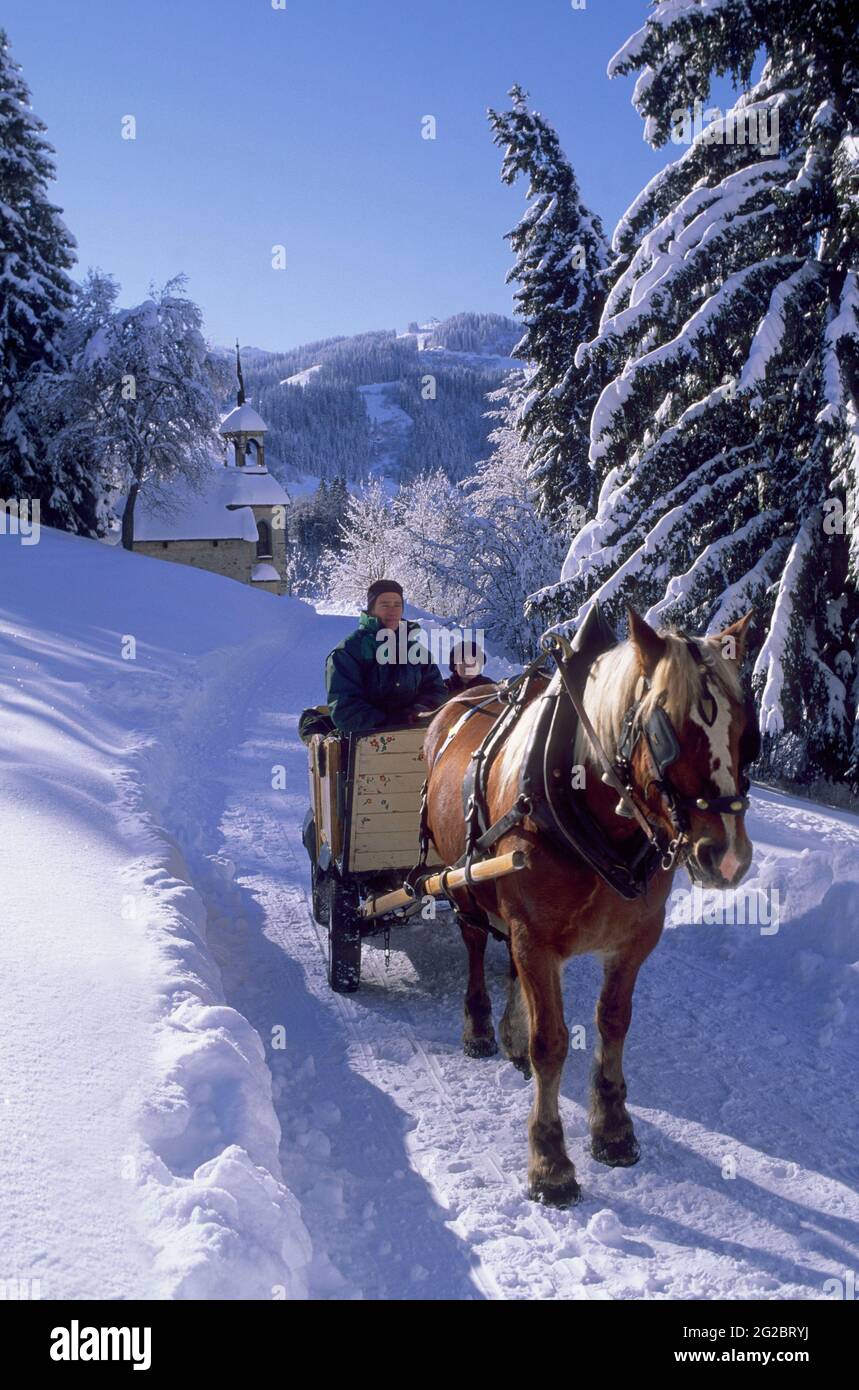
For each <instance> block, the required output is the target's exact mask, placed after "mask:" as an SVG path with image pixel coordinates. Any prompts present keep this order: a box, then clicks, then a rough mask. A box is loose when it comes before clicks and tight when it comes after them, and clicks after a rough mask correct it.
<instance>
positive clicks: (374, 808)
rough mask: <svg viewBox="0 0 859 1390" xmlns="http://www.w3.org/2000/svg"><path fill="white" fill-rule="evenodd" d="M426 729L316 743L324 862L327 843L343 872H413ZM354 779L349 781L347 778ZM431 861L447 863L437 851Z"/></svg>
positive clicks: (313, 785)
mask: <svg viewBox="0 0 859 1390" xmlns="http://www.w3.org/2000/svg"><path fill="white" fill-rule="evenodd" d="M424 733H425V730H424V729H392V730H390V731H386V732H384V733H378V734H366V735H364V736H362V737H355V736H353V737H352V740H351V764H350V766H349V767H347V766H346V760H347V756H348V755H349V749H350V743H349V740H348V739H346V738H344V737H342V736H341V735H339V734H327V735H325V736H324V737H323V736H322V735H316V736H315V737H314V738H313V739H312V740H311V743H310V795H311V797H312V801H313V807H314V816H315V819H316V853H317V858H318V857H319V855H320V854H321V853H322V851H323V849H324V848H325V847H326V846H327V847H328V851H329V852H330V855H331V859H332V860H333V861H335V862H337V863H340V864H341V867H342V869H343V872H344V873H349V874H353V873H354V874H362V873H372V872H378V871H379V870H382V869H398V870H399V869H402V870H405V869H409V868H411V867H412V865H413V864H414V863H415V862H416V860H417V857H418V850H419V846H418V834H419V830H420V807H421V787H422V786H423V783H424V776H425V767H424V760H423V741H424ZM347 779H348V780H347ZM428 863H429V864H431V865H432V866H433V867H436V866H438V865H439V864H440V863H441V860H440V859H439V857H438V855H437V854H436V853H435V851H434V850H433V849H432V848H431V851H430V857H429V860H428Z"/></svg>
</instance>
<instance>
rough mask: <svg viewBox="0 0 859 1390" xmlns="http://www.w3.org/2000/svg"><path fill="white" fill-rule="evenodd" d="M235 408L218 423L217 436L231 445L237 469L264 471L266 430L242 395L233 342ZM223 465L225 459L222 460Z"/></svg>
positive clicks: (242, 381)
mask: <svg viewBox="0 0 859 1390" xmlns="http://www.w3.org/2000/svg"><path fill="white" fill-rule="evenodd" d="M236 383H237V390H236V405H235V408H234V409H233V410H231V411H230V413H229V415H227V417H226V418H225V419H224V420H223V421H222V422H221V429H220V433H221V435H222V437H223V439H224V440H225V442H226V444H227V445H228V446H229V445H232V446H233V455H234V461H235V465H236V467H237V468H253V469H255V470H256V471H257V472H262V473H264V472H266V466H265V440H264V439H263V435H264V434H265V433H266V432H267V430H268V425H267V424H266V423H265V420H263V418H262V416H261V415H258V414H257V412H256V411H255V410H254V408H253V406H252V405H249V404H248V401H247V397H246V395H245V379H244V377H243V375H242V357H241V352H240V350H239V342H238V339H236ZM224 462H225V463H227V462H228V459H225V460H224Z"/></svg>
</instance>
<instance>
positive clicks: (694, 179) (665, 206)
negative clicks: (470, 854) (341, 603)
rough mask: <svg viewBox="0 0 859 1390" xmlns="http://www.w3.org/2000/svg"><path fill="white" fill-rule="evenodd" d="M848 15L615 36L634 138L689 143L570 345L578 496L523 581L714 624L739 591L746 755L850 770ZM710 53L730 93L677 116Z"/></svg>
mask: <svg viewBox="0 0 859 1390" xmlns="http://www.w3.org/2000/svg"><path fill="white" fill-rule="evenodd" d="M857 23H859V9H857V7H856V6H855V4H853V3H852V0H700V3H699V2H698V0H658V3H656V4H655V6H654V8H653V11H652V13H651V14H650V15H649V16H648V19H647V23H646V24H645V25H644V27H643V28H642V29H641V30H639V31H638V33H637V34H635V35H634V36H633V37H632V38H631V39H630V40H629V41H628V42H627V43H626V44H625V45H624V47H623V48H622V49H621V50H620V52H619V53H618V54H617V55H616V57H615V58H614V59H613V60H612V62H611V64H610V67H609V72H610V74H611V75H615V74H622V73H628V72H630V71H633V70H637V71H638V72H639V74H640V75H639V77H638V81H637V84H636V88H635V94H634V98H633V100H634V103H635V105H636V107H637V109H638V110H639V112H640V113H641V115H642V116H643V117H644V118H645V119H646V122H647V125H646V134H647V136H648V138H649V140H650V141H651V143H653V144H654V145H661V144H664V143H665V142H666V141H667V140H668V138H669V137H670V136H671V137H672V138H673V139H674V140H675V141H677V142H679V141H681V140H683V139H684V136H685V135H689V136H690V137H691V143H690V144H689V147H688V148H687V149H686V150H685V151H684V153H683V154H682V155H681V156H680V158H679V159H677V160H676V161H675V162H674V163H672V164H670V165H669V166H668V167H666V168H665V169H664V170H663V171H662V172H660V173H659V174H657V175H656V177H655V178H653V179H652V180H651V182H650V183H649V184H648V186H647V187H646V188H645V189H644V191H643V192H642V193H641V194H640V195H639V197H638V198H636V200H635V202H634V203H633V204H632V206H631V208H630V209H629V211H628V212H627V214H626V216H625V217H624V218H623V219H622V220H621V222H620V224H619V226H618V228H617V231H616V232H615V235H614V240H613V249H614V253H615V260H614V263H613V265H612V267H611V269H610V272H609V279H610V286H611V288H610V293H609V295H608V298H607V301H606V305H605V309H604V311H603V316H602V320H601V323H600V327H599V332H598V333H597V334H596V335H595V337H594V339H593V340H592V341H591V342H590V343H588V344H585V345H582V346H581V347H580V349H579V352H578V360H579V362H580V363H581V365H582V367H583V368H588V367H589V368H590V369H591V370H592V371H593V372H594V373H595V374H596V375H597V376H598V377H600V378H601V379H603V380H605V381H606V382H607V384H606V385H605V387H604V389H603V391H602V394H601V396H600V399H599V401H598V403H597V406H596V409H595V410H594V412H593V416H592V420H591V429H590V440H591V442H590V461H591V466H592V468H593V470H594V473H595V475H596V476H597V478H598V480H599V481H600V483H601V494H600V499H599V507H598V512H597V516H596V517H595V518H594V519H593V520H592V521H591V522H590V523H589V524H588V525H587V526H585V527H584V529H583V530H582V531H581V532H580V533H579V534H578V535H577V536H576V537H575V538H574V539H573V543H572V546H571V548H570V552H569V554H568V556H567V559H566V561H565V564H564V568H563V571H562V583H561V584H560V585H558V586H555V587H554V588H553V589H551V590H549V591H547V592H546V593H544V594H543V595H541V596H538V597H537V599H536V608H537V610H538V611H539V612H540V613H541V615H542V616H543V617H544V618H545V619H546V620H548V621H556V622H557V621H569V620H575V619H576V616H577V614H580V613H581V611H582V608H583V606H584V605H586V604H587V603H588V602H589V601H590V600H592V599H593V598H595V597H599V599H600V601H601V602H602V603H603V604H604V606H605V607H606V608H607V609H608V611H609V613H610V614H611V616H612V617H613V618H616V619H620V617H621V610H622V607H623V605H624V603H625V602H627V601H629V602H632V603H633V604H634V605H635V606H636V607H638V608H639V609H641V610H649V611H648V617H649V618H650V619H651V620H652V621H653V620H656V621H660V622H673V623H677V624H683V625H688V626H689V627H690V628H693V629H696V630H698V631H705V630H709V631H711V632H712V631H717V630H719V629H720V628H721V627H723V626H724V625H725V624H726V623H728V622H730V621H731V619H733V618H736V617H737V616H738V615H739V614H741V613H743V612H744V611H745V610H747V609H748V608H750V607H751V606H753V605H754V606H755V607H756V609H757V612H758V619H757V624H758V637H759V639H760V640H761V650H760V655H759V656H758V660H757V664H756V666H755V674H754V681H755V687H756V691H757V693H758V695H759V697H760V705H761V722H762V728H763V732H764V735H765V742H764V766H768V767H769V768H771V769H773V770H775V771H776V772H778V773H780V774H781V775H782V776H785V777H793V778H796V779H799V780H801V781H804V782H811V781H813V780H814V779H815V778H816V777H818V776H822V777H824V778H829V779H833V780H841V779H844V778H848V780H851V781H852V782H853V784H854V786H855V785H856V783H857V781H859V776H857V761H859V760H857V753H859V746H857V731H856V706H857V660H856V632H857V619H859V604H857V582H856V581H857V567H859V533H857V529H856V527H857V525H859V517H857V515H856V507H855V497H856V488H857V483H859V477H857V474H859V414H857V385H859V371H857V366H859V336H857V335H858V334H859V327H858V326H857V308H859V287H857V274H856V272H857V245H859V211H857V176H859V140H857V124H859V98H857V85H859V84H857V55H859V34H857ZM761 54H762V55H763V66H762V70H761V72H760V76H759V78H758V80H757V81H756V82H754V83H752V78H751V74H752V71H753V68H754V66H755V64H756V62H757V60H758V56H759V55H761ZM726 72H729V73H731V74H732V76H733V78H734V81H735V83H736V84H737V86H738V87H739V88H740V90H741V95H740V96H739V98H738V100H737V101H736V103H735V105H734V107H733V109H732V110H730V111H728V112H727V113H721V112H719V111H717V110H713V109H711V110H708V111H705V112H703V119H702V120H700V121H699V124H701V125H702V129H701V130H700V131H699V132H698V133H697V134H696V133H695V132H694V118H695V116H696V115H698V116H700V113H701V111H702V108H701V107H698V108H697V110H696V107H695V103H696V102H700V103H702V104H704V103H706V102H707V100H708V96H709V90H710V80H711V75H712V74H713V73H717V74H723V73H726ZM851 503H853V505H851Z"/></svg>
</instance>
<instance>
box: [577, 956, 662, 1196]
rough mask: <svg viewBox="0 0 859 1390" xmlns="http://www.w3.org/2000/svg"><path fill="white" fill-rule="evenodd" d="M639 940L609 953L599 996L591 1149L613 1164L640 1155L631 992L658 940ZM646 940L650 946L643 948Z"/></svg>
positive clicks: (617, 1165) (628, 1163) (635, 1159)
mask: <svg viewBox="0 0 859 1390" xmlns="http://www.w3.org/2000/svg"><path fill="white" fill-rule="evenodd" d="M658 937H659V931H658V930H657V931H656V934H655V938H654V939H648V934H645V939H644V940H638V941H637V942H636V943H635V945H634V946H633V947H629V948H628V949H626V950H625V951H622V952H617V953H613V954H611V955H606V956H605V957H604V960H603V986H602V990H601V992H600V997H599V1000H598V1002H597V1012H596V1022H597V1043H596V1049H595V1052H594V1067H593V1073H592V1075H591V1111H590V1129H591V1153H592V1154H593V1156H594V1158H596V1159H599V1161H600V1163H607V1164H608V1165H609V1167H611V1168H628V1167H630V1166H631V1164H633V1163H637V1162H638V1159H639V1156H640V1152H641V1151H640V1149H639V1146H638V1140H637V1139H636V1137H635V1131H634V1130H633V1127H632V1119H631V1117H630V1114H629V1111H628V1110H627V1108H626V1081H625V1080H624V1075H623V1045H624V1042H625V1041H626V1035H627V1033H628V1031H629V1024H630V1020H631V1019H632V992H633V990H634V989H635V982H636V979H637V978H638V972H639V969H640V968H641V965H642V962H643V961H644V960H645V959H646V958H647V956H648V955H649V954H650V951H651V950H652V949H653V946H654V945H655V944H656V940H658ZM645 946H646V949H644V948H645Z"/></svg>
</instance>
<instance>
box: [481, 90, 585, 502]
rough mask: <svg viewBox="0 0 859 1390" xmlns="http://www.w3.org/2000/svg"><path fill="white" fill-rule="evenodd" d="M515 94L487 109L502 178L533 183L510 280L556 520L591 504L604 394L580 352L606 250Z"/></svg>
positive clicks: (525, 433)
mask: <svg viewBox="0 0 859 1390" xmlns="http://www.w3.org/2000/svg"><path fill="white" fill-rule="evenodd" d="M510 96H511V98H512V100H513V106H512V109H511V110H509V111H502V112H498V111H493V110H490V111H489V123H490V126H491V128H492V132H493V140H494V142H495V144H496V145H498V146H500V147H503V149H504V159H503V162H502V166H501V178H502V180H503V181H504V182H505V183H507V184H513V183H514V182H515V181H516V179H517V178H518V177H519V176H520V175H524V176H525V177H527V179H528V181H529V182H528V194H527V196H528V202H529V206H528V210H527V211H526V213H525V215H524V217H523V218H522V220H521V221H520V223H519V225H518V226H517V227H515V228H514V229H513V231H512V232H508V233H507V239H508V240H509V242H510V244H511V247H512V249H513V251H514V252H515V253H516V263H515V265H514V266H513V267H512V269H511V270H510V272H509V274H508V276H507V279H508V281H510V280H516V281H517V282H518V285H519V288H518V290H517V291H516V294H515V296H514V303H515V305H516V309H517V312H518V315H519V316H520V317H521V319H522V322H523V323H524V326H525V331H524V334H523V336H522V338H521V339H520V341H519V342H518V343H517V345H516V347H515V348H514V350H513V351H514V355H515V356H517V357H520V358H522V359H523V360H524V361H525V362H527V363H528V389H527V391H526V392H525V396H524V399H523V402H522V408H521V418H520V421H519V428H520V430H521V433H522V438H523V440H524V441H525V444H526V446H527V464H528V469H529V471H530V473H531V475H532V476H533V478H534V480H535V482H536V484H537V497H538V502H539V505H540V508H541V511H543V512H544V514H545V515H546V516H548V517H550V518H552V519H555V520H557V519H559V517H560V516H561V514H562V512H563V510H564V508H565V505H566V503H567V502H568V500H569V499H570V498H571V497H572V498H573V499H574V500H575V501H576V502H577V503H579V504H584V505H585V506H586V507H587V506H588V503H589V502H590V492H591V489H592V485H593V474H592V473H591V471H590V469H589V467H588V456H587V440H588V420H589V418H590V412H591V409H592V408H593V405H594V402H595V400H596V396H597V394H598V392H597V390H596V387H595V385H594V383H593V382H592V380H591V375H590V369H589V366H588V364H585V365H584V367H583V368H579V367H577V366H576V364H575V362H574V354H575V350H576V347H577V345H578V344H579V343H580V342H583V341H585V340H587V339H590V338H591V337H592V336H593V334H594V332H595V331H596V327H597V324H598V322H599V315H600V310H601V307H602V302H603V299H604V288H603V285H602V274H603V271H604V268H605V265H606V256H607V251H608V246H607V243H606V239H605V236H604V234H603V229H602V225H601V223H600V220H599V218H598V217H596V216H595V215H594V214H593V213H591V212H589V211H588V209H587V208H586V207H585V205H584V204H583V202H582V199H581V194H580V192H579V186H578V183H577V182H576V177H575V174H574V173H573V170H572V167H571V165H570V163H569V161H568V160H567V159H566V157H565V155H564V153H563V151H562V149H561V146H560V143H559V141H558V136H557V134H556V132H555V130H554V129H553V128H552V126H550V125H549V123H548V122H547V121H546V120H544V119H543V117H542V116H541V115H540V113H539V112H537V111H529V110H528V94H527V92H524V91H523V90H522V88H521V87H519V86H515V87H513V88H511V90H510Z"/></svg>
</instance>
